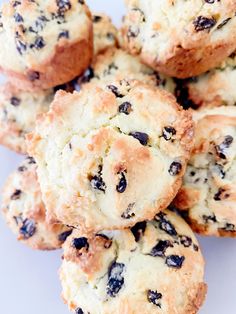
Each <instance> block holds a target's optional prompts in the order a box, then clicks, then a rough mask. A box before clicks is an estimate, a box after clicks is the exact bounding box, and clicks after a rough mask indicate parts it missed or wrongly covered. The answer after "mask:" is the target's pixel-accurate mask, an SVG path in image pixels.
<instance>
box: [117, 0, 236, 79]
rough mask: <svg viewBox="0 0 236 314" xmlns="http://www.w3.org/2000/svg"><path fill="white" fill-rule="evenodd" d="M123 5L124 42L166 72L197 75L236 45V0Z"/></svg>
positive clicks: (132, 0)
mask: <svg viewBox="0 0 236 314" xmlns="http://www.w3.org/2000/svg"><path fill="white" fill-rule="evenodd" d="M126 4H127V14H126V16H125V18H124V22H123V26H122V29H121V34H122V37H123V45H124V47H125V48H126V49H128V50H129V51H130V52H131V53H133V54H136V55H140V57H141V59H142V61H143V62H144V63H146V64H148V65H150V66H151V67H152V68H153V69H155V70H157V71H160V72H163V73H165V74H167V75H170V76H174V77H178V78H186V77H190V76H195V75H199V74H201V73H203V72H205V71H207V70H209V69H210V68H213V67H215V66H217V65H218V64H219V63H220V62H221V61H222V60H224V59H225V58H226V57H227V56H229V55H230V54H231V53H232V52H233V51H234V50H235V48H236V19H235V11H236V2H235V1H231V0H221V1H215V0H206V1H204V0H188V1H183V0H176V1H168V0H163V1H156V0H126Z"/></svg>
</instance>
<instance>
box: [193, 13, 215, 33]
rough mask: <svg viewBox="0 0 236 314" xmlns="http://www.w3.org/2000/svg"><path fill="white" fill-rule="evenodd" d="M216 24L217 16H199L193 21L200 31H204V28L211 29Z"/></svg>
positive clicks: (196, 28)
mask: <svg viewBox="0 0 236 314" xmlns="http://www.w3.org/2000/svg"><path fill="white" fill-rule="evenodd" d="M215 24H216V20H215V18H213V17H212V18H208V17H204V16H198V17H197V18H196V19H195V20H194V21H193V25H194V27H195V31H196V32H199V31H203V30H208V31H210V29H211V28H212V27H213V26H214V25H215Z"/></svg>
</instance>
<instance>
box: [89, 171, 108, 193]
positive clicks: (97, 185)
mask: <svg viewBox="0 0 236 314" xmlns="http://www.w3.org/2000/svg"><path fill="white" fill-rule="evenodd" d="M90 183H91V186H92V188H93V189H95V190H99V191H102V192H104V193H105V191H106V184H105V182H104V181H103V179H102V177H101V173H98V175H95V176H93V177H91V179H90Z"/></svg>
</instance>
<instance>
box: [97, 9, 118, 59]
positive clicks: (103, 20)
mask: <svg viewBox="0 0 236 314" xmlns="http://www.w3.org/2000/svg"><path fill="white" fill-rule="evenodd" d="M92 18H93V35H94V38H93V47H94V55H95V56H96V55H97V54H99V53H102V52H104V51H105V50H106V49H108V48H109V47H115V46H117V45H118V34H117V29H116V27H115V26H114V25H113V24H112V21H111V19H110V18H109V17H108V16H107V15H105V14H101V13H93V17H92Z"/></svg>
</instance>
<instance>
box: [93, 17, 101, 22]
mask: <svg viewBox="0 0 236 314" xmlns="http://www.w3.org/2000/svg"><path fill="white" fill-rule="evenodd" d="M101 20H102V17H101V16H100V15H94V16H93V22H94V23H97V22H100V21H101Z"/></svg>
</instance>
